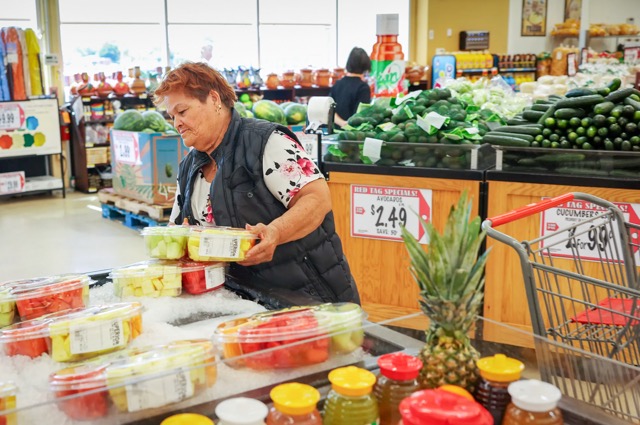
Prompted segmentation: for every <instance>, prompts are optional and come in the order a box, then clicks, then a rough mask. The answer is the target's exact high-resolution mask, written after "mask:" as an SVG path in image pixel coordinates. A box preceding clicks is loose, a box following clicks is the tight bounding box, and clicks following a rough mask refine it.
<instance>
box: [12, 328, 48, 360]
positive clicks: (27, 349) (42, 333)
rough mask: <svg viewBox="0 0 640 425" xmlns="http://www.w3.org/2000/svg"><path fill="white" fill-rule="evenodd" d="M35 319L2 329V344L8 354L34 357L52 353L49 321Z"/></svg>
mask: <svg viewBox="0 0 640 425" xmlns="http://www.w3.org/2000/svg"><path fill="white" fill-rule="evenodd" d="M50 322H51V320H47V319H42V318H38V319H33V320H27V321H24V322H20V323H16V324H15V325H11V326H8V327H6V328H4V329H0V346H1V347H2V351H3V352H4V354H5V355H7V356H18V355H22V356H28V357H31V358H32V359H34V358H36V357H39V356H41V355H43V354H45V353H50V350H51V340H50V339H49V323H50Z"/></svg>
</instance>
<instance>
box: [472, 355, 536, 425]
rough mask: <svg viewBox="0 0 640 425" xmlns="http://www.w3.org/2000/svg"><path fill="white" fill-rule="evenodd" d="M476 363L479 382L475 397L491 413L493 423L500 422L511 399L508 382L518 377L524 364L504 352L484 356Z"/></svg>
mask: <svg viewBox="0 0 640 425" xmlns="http://www.w3.org/2000/svg"><path fill="white" fill-rule="evenodd" d="M476 364H477V366H478V369H480V382H479V383H478V388H477V390H476V394H475V398H476V400H477V401H478V402H479V403H480V404H482V405H483V406H484V407H485V408H486V409H487V410H488V411H489V412H490V413H491V416H493V419H494V421H495V423H496V424H501V423H502V417H503V416H504V411H505V409H506V408H507V405H508V404H509V401H511V398H510V397H509V392H508V390H507V388H508V387H509V384H510V383H512V382H514V381H517V380H518V379H520V374H521V373H522V370H523V369H524V364H522V362H521V361H519V360H516V359H512V358H510V357H507V356H505V355H504V354H496V355H495V356H493V357H484V358H482V359H480V360H478V362H477V363H476Z"/></svg>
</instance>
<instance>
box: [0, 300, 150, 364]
mask: <svg viewBox="0 0 640 425" xmlns="http://www.w3.org/2000/svg"><path fill="white" fill-rule="evenodd" d="M141 332H142V307H141V305H140V304H139V303H137V302H129V303H119V304H111V305H105V306H95V307H80V308H76V309H71V310H62V311H58V312H55V313H51V314H47V315H44V316H41V317H38V318H35V319H30V320H26V321H22V322H20V323H16V324H14V325H11V326H8V327H5V328H3V329H0V350H2V352H3V353H4V354H5V355H7V356H16V355H25V356H28V357H31V358H36V357H39V356H41V355H42V354H49V355H50V356H51V358H52V359H53V360H55V361H58V362H73V361H78V360H84V359H87V358H91V357H95V356H98V355H101V354H105V353H109V352H112V351H116V350H120V349H122V348H125V347H126V346H127V345H128V344H129V343H130V342H131V340H133V339H134V338H136V337H137V336H138V335H140V333H141Z"/></svg>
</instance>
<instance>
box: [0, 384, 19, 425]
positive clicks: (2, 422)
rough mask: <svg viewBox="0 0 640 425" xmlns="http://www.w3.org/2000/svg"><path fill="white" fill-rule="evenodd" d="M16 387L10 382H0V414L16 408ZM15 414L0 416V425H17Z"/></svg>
mask: <svg viewBox="0 0 640 425" xmlns="http://www.w3.org/2000/svg"><path fill="white" fill-rule="evenodd" d="M17 392H18V387H16V385H15V384H14V383H13V382H11V381H7V382H1V381H0V413H1V412H2V411H4V410H9V409H15V408H16V393H17ZM17 423H18V421H17V418H16V412H13V413H9V414H7V415H2V414H0V425H17Z"/></svg>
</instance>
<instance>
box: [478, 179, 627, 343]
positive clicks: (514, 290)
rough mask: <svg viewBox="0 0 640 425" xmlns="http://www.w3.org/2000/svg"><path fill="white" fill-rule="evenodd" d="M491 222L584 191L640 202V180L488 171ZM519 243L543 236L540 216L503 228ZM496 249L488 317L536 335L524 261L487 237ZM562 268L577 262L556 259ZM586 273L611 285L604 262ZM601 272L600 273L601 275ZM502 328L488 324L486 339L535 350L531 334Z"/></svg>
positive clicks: (487, 293) (491, 256) (488, 277)
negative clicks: (544, 200) (547, 199)
mask: <svg viewBox="0 0 640 425" xmlns="http://www.w3.org/2000/svg"><path fill="white" fill-rule="evenodd" d="M486 181H487V217H489V218H491V217H495V216H497V215H500V214H503V213H505V212H509V211H513V210H515V209H517V208H520V207H523V206H524V205H528V204H532V203H535V202H539V201H540V200H541V199H542V198H544V197H555V196H559V195H562V194H565V193H568V192H584V193H589V194H591V195H595V196H597V197H599V198H602V199H605V200H607V201H611V202H626V203H640V181H637V180H615V179H611V178H588V177H563V176H552V175H545V176H543V175H535V174H515V173H503V172H499V171H488V172H487V173H486ZM497 230H499V231H500V232H502V233H505V234H507V235H509V236H512V237H514V238H515V239H517V240H520V241H522V240H527V241H528V240H532V239H534V238H537V237H539V236H540V233H541V218H540V215H539V214H534V215H532V216H530V217H527V218H523V219H519V220H517V221H514V222H511V223H508V224H505V225H503V226H500V227H498V228H497ZM487 248H491V253H490V254H489V260H488V262H487V266H486V277H485V279H486V283H485V298H484V303H485V304H484V317H485V318H487V319H488V322H489V321H496V322H500V323H504V324H506V325H509V326H512V327H515V328H519V329H522V330H523V331H526V332H529V333H530V332H531V331H532V327H531V317H530V314H529V307H528V305H529V304H528V303H527V297H526V293H525V287H524V280H523V275H522V268H521V265H520V260H519V258H518V256H517V254H516V252H515V251H514V250H513V248H511V247H509V246H507V245H505V244H503V243H501V242H498V241H496V240H493V239H491V238H487ZM554 263H555V265H556V266H557V267H560V268H563V269H573V270H575V269H574V268H573V262H572V261H571V260H563V259H557V260H556V259H555V258H554ZM585 264H586V266H585V267H586V268H585V271H584V273H581V274H588V275H590V276H594V277H599V278H602V279H603V280H607V279H606V278H605V277H604V276H602V275H601V274H600V276H597V274H599V273H600V269H599V268H598V263H595V262H594V263H585ZM596 270H597V271H596ZM501 329H502V328H501V327H499V326H491V325H487V324H486V323H485V329H484V336H485V338H486V339H488V340H491V341H495V342H505V343H509V344H515V345H529V344H530V342H531V338H530V337H529V338H527V337H526V336H525V334H524V333H523V334H522V337H521V338H519V337H518V335H517V334H516V335H508V336H507V335H505V334H504V332H503V331H502V330H501Z"/></svg>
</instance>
